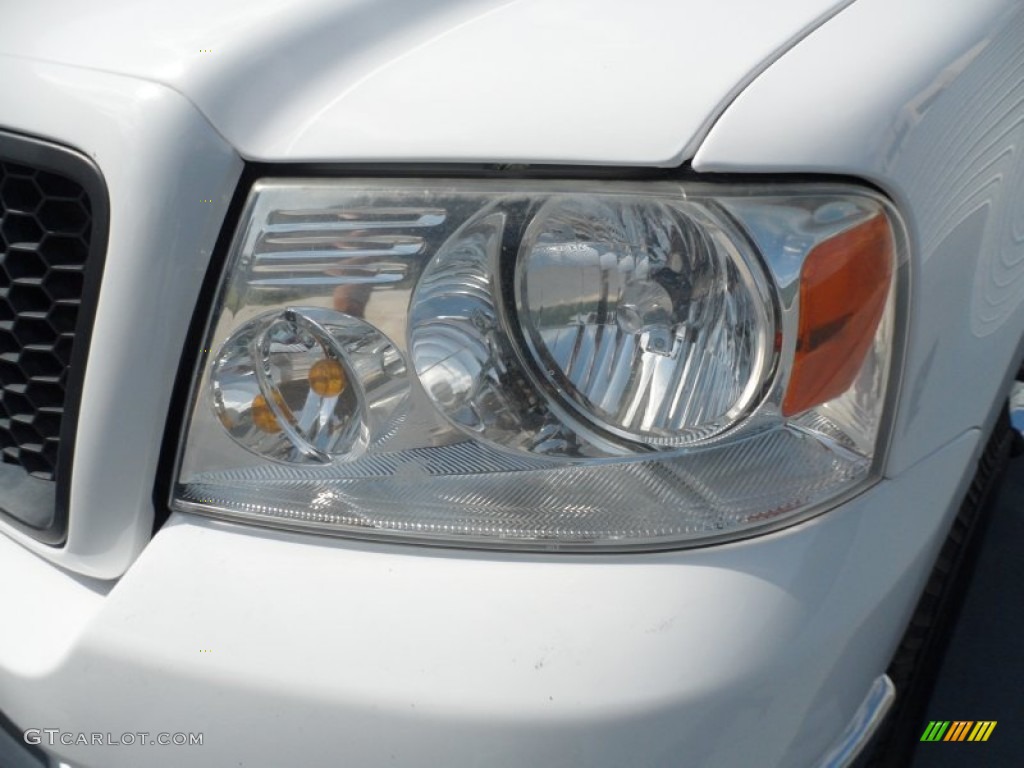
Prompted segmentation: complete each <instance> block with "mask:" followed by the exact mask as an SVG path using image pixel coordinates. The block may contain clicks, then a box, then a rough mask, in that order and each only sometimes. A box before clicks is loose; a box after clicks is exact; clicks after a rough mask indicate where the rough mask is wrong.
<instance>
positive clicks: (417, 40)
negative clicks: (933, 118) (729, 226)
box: [0, 0, 849, 166]
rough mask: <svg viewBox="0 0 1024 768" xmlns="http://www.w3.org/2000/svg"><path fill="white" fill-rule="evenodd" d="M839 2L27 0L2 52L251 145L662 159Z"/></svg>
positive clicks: (372, 154) (669, 160) (297, 157)
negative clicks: (115, 85) (181, 101)
mask: <svg viewBox="0 0 1024 768" xmlns="http://www.w3.org/2000/svg"><path fill="white" fill-rule="evenodd" d="M848 1H849V0H789V2H787V3H785V4H783V5H781V6H780V5H779V4H772V3H763V2H759V1H758V0H728V2H716V3H702V2H696V0H686V1H684V2H674V3H664V2H660V1H659V0H636V1H634V2H631V3H621V2H608V1H607V0H602V1H601V2H596V3H595V2H592V1H591V0H560V1H559V2H557V3H552V2H549V0H519V1H518V2H507V1H506V0H459V1H456V0H427V1H426V2H423V1H421V0H386V1H385V2H358V0H346V1H345V2H338V0H303V2H301V3H281V2H279V1H278V0H255V1H253V2H245V3H236V2H231V3H220V4H218V3H211V2H209V0H180V1H178V2H166V0H145V1H144V2H139V0H112V1H111V2H104V3H101V4H99V5H97V6H96V7H95V8H90V9H89V12H88V13H84V12H83V11H82V10H81V4H80V3H78V2H76V1H75V0H42V1H39V0H37V1H36V2H33V3H30V4H22V5H12V7H10V8H6V9H5V10H4V29H3V31H2V32H0V35H2V37H0V50H3V51H4V52H6V53H9V54H14V55H18V56H26V57H30V58H34V59H44V60H48V61H59V62H64V63H70V64H76V65H79V66H84V67H89V68H92V69H101V70H106V71H110V72H117V73H121V74H129V75H133V76H135V77H140V78H144V79H147V80H152V81H154V82H159V83H163V84H165V85H167V86H169V87H170V88H172V89H174V90H176V91H178V92H180V93H182V94H184V95H185V96H187V97H188V98H189V99H190V100H191V101H192V102H193V103H194V104H195V105H196V106H197V107H198V108H199V109H200V110H201V111H202V112H203V113H204V114H205V115H206V116H207V117H208V118H209V119H210V121H211V122H212V123H213V124H214V125H215V126H216V127H217V129H218V130H219V131H220V133H221V134H222V135H223V136H225V137H226V138H227V139H228V141H229V142H231V144H232V145H233V146H234V147H235V148H236V149H237V150H238V151H239V152H240V153H241V154H242V155H243V156H245V157H247V158H250V159H258V160H289V161H303V160H329V161H334V162H339V161H388V162H396V161H428V162H444V161H453V162H466V161H483V162H494V161H500V162H506V163H512V162H548V163H597V164H634V165H667V166H673V165H678V164H679V163H680V162H682V161H683V160H685V159H686V158H687V157H689V156H691V155H692V153H693V151H694V149H696V143H697V141H698V140H699V138H700V136H701V135H702V133H703V131H704V129H705V128H706V126H707V125H708V124H709V123H710V121H711V120H712V119H713V118H714V117H715V115H717V114H718V113H719V112H720V111H721V109H722V107H723V106H724V105H725V104H727V103H728V100H729V99H730V98H731V97H732V95H734V94H735V93H736V92H737V91H738V90H739V89H740V88H741V87H742V86H743V85H744V84H745V83H747V82H749V80H750V78H751V77H753V76H754V75H755V74H756V73H757V72H758V71H759V70H760V69H761V68H762V67H763V66H764V65H765V64H767V63H768V62H769V61H770V60H771V59H772V58H773V57H774V56H775V55H777V53H778V52H779V51H781V50H784V49H785V48H786V47H788V46H789V45H790V44H791V43H792V42H793V41H794V40H796V39H799V38H800V37H801V36H802V35H803V34H805V33H806V32H807V31H808V30H809V29H812V28H813V27H814V26H816V25H817V24H818V23H820V21H821V20H822V19H824V18H826V17H827V16H828V15H830V14H831V13H834V12H835V11H836V9H838V8H840V7H842V6H843V5H844V4H845V3H846V2H848ZM47 17H52V18H55V19H60V23H57V24H48V25H41V24H40V19H41V18H47ZM737 22H739V23H737Z"/></svg>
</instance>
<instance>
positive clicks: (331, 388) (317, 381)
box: [309, 358, 348, 397]
mask: <svg viewBox="0 0 1024 768" xmlns="http://www.w3.org/2000/svg"><path fill="white" fill-rule="evenodd" d="M347 383H348V380H347V379H346V378H345V369H344V368H342V367H341V363H339V362H338V361H337V360H331V359H330V358H324V359H323V360H317V361H316V362H315V363H313V366H312V367H311V368H310V369H309V388H310V389H312V390H313V391H314V392H316V393H317V394H318V395H320V397H337V396H338V395H340V394H341V393H342V392H344V391H345V385H346V384H347Z"/></svg>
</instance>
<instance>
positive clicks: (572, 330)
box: [171, 179, 906, 550]
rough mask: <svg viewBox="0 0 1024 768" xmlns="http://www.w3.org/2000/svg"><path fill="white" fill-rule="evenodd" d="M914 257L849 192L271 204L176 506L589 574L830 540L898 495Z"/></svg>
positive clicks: (249, 217)
mask: <svg viewBox="0 0 1024 768" xmlns="http://www.w3.org/2000/svg"><path fill="white" fill-rule="evenodd" d="M903 243H904V237H903V234H902V228H901V226H900V223H899V220H898V217H897V216H896V214H895V212H894V211H893V209H892V208H891V207H890V206H889V205H888V204H887V203H886V202H885V201H884V199H882V198H881V197H880V196H878V195H876V194H874V193H872V192H869V191H865V190H862V189H859V188H856V187H852V186H846V185H834V184H819V185H803V186H800V187H793V186H789V185H781V184H780V185H740V186H732V185H729V186H727V185H717V184H716V185H689V184H679V183H672V182H648V183H639V182H636V183H634V182H586V181H578V182H568V181H526V180H521V181H516V180H395V179H339V180H264V181H260V182H257V183H256V184H255V185H254V186H253V189H252V191H251V193H250V196H249V199H248V201H247V203H246V206H245V209H244V212H243V214H242V221H241V226H240V227H239V229H238V231H237V233H236V236H235V238H234V240H233V242H232V244H231V247H230V250H229V253H228V256H227V260H226V265H225V268H224V274H223V278H222V281H221V285H220V289H219V293H218V296H217V298H216V301H215V306H214V307H213V312H212V314H211V317H210V323H209V328H208V331H207V335H206V336H207V343H206V344H205V348H206V350H207V351H206V352H205V353H204V354H203V355H202V356H201V359H200V361H199V366H198V370H197V373H196V377H195V384H194V390H193V396H192V400H191V407H190V411H189V414H188V419H187V424H186V426H185V435H186V437H185V439H184V441H183V443H182V450H181V455H180V457H179V462H178V469H177V481H176V483H175V485H174V490H173V498H172V502H171V503H172V505H173V507H174V508H176V509H180V510H186V511H195V512H201V513H204V514H211V515H216V516H224V517H229V518H233V519H239V520H245V521H250V522H259V523H264V524H272V525H284V526H297V527H304V528H313V529H316V530H319V531H322V532H331V533H338V534H347V535H357V536H374V537H377V536H384V537H399V538H404V539H411V540H415V541H420V542H433V543H446V544H459V543H462V544H468V545H474V546H491V547H503V548H508V547H516V548H520V547H541V548H547V549H569V550H572V549H585V550H593V549H638V548H640V549H642V548H652V547H677V546H686V545H692V544H695V543H706V542H708V541H712V540H721V539H722V538H732V537H737V536H743V535H749V534H750V533H752V532H755V531H759V530H766V529H768V528H772V527H777V526H779V525H781V524H784V523H788V522H793V521H796V520H799V519H803V518H805V517H806V516H808V515H810V514H812V513H814V512H816V511H820V510H821V509H823V508H825V507H826V506H827V505H829V504H834V503H836V502H837V501H838V500H840V499H842V498H845V497H847V496H848V495H850V494H852V493H855V492H857V491H858V490H859V489H861V488H863V487H864V485H865V484H866V483H869V482H871V480H872V479H873V477H874V476H875V475H876V473H877V469H878V465H879V459H880V453H881V450H880V448H881V446H882V445H883V443H884V433H883V432H884V431H883V429H882V425H883V414H884V410H885V403H886V401H887V393H889V392H890V390H891V389H892V387H891V385H890V380H891V379H892V378H893V371H895V369H896V363H897V362H898V360H897V359H896V354H895V352H894V350H895V349H896V348H897V347H898V339H897V338H896V317H895V316H896V312H897V307H898V301H899V299H900V296H898V294H899V292H900V290H901V289H900V285H901V284H902V281H901V277H900V276H901V273H902V271H903V265H904V263H905V259H906V255H905V248H904V245H903Z"/></svg>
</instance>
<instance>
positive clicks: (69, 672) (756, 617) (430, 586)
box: [0, 431, 979, 768]
mask: <svg viewBox="0 0 1024 768" xmlns="http://www.w3.org/2000/svg"><path fill="white" fill-rule="evenodd" d="M978 438H979V435H978V432H977V431H971V432H968V433H965V434H964V435H961V436H960V437H959V438H958V439H956V440H954V441H953V442H951V443H949V444H948V445H946V446H945V447H944V448H943V449H941V450H940V451H938V452H936V453H934V454H932V455H931V456H930V457H929V458H927V459H925V460H923V461H922V462H920V463H918V464H917V465H915V466H914V467H912V468H910V469H908V470H907V471H906V472H904V473H902V474H901V475H900V476H898V477H896V478H890V479H887V480H885V481H883V482H882V483H881V484H879V485H877V486H876V487H874V488H873V489H871V490H869V491H867V492H865V493H864V494H862V495H861V496H859V497H857V498H855V499H853V500H851V501H850V502H848V503H847V504H845V505H844V506H843V507H841V508H839V509H836V510H833V511H832V512H829V513H827V514H824V515H822V516H820V517H818V518H815V519H813V520H811V521H808V522H806V523H803V524H801V525H799V526H796V527H793V528H790V529H787V530H785V531H781V532H778V533H775V534H771V535H768V536H763V537H760V538H756V539H751V540H748V541H743V542H738V543H735V544H729V545H723V546H716V547H708V548H705V549H699V550H689V551H680V552H665V553H656V554H637V555H616V556H610V555H607V556H606V555H601V556H592V557H591V556H564V555H563V556H551V555H539V554H538V555H526V554H507V553H492V552H467V551H452V550H443V549H426V548H424V549H420V548H415V547H406V546H384V545H374V544H366V543H360V542H354V541H346V540H335V539H326V538H318V537H314V536H307V535H303V534H298V533H288V532H281V531H271V530H261V529H256V528H248V527H244V526H237V525H233V524H227V523H219V522H216V521H210V520H205V519H200V518H193V517H187V516H178V515H175V516H172V518H171V519H170V521H169V522H168V524H167V525H165V526H164V528H163V529H162V530H161V531H160V532H159V533H157V535H156V536H155V537H154V538H153V540H152V542H151V543H150V544H149V545H148V546H147V547H146V548H145V550H144V551H143V552H142V554H141V555H140V556H139V558H138V559H137V560H136V562H135V563H134V565H132V567H131V568H130V569H129V570H128V571H127V572H126V573H125V575H124V576H123V577H122V578H121V579H120V580H119V581H118V582H117V583H116V584H114V585H113V586H111V585H110V583H109V582H92V581H88V580H85V579H83V578H81V577H76V576H72V575H70V574H68V573H66V572H63V571H60V570H58V569H57V568H55V567H54V566H53V565H51V564H49V563H47V562H45V561H44V560H42V559H40V558H39V557H37V556H36V555H34V554H32V553H30V552H28V551H27V550H25V549H24V548H23V547H21V546H19V545H18V544H17V543H15V542H14V541H11V540H9V539H8V538H6V537H2V536H0V616H2V617H3V619H2V621H3V624H4V626H5V627H8V628H9V629H8V631H5V632H3V633H0V711H3V712H5V713H6V714H7V715H8V716H9V717H10V718H11V719H12V720H13V721H14V722H16V723H17V724H18V726H19V727H20V728H41V729H44V728H57V729H60V730H61V731H63V732H69V733H78V732H83V733H104V734H106V733H111V734H114V735H115V737H116V735H118V734H121V733H123V732H142V731H144V732H150V733H153V734H156V733H159V732H169V733H175V732H185V733H196V732H198V733H202V734H203V743H202V745H201V746H200V745H174V744H169V745H147V744H139V743H135V744H133V745H120V746H111V745H91V744H90V745H67V746H65V745H60V744H56V745H54V746H53V747H52V748H51V749H53V750H54V751H55V752H56V753H58V754H59V755H60V756H61V757H62V758H64V759H66V760H67V761H68V762H69V763H71V764H73V765H76V766H85V767H87V768H92V767H98V766H105V767H107V768H117V767H118V766H136V765H139V764H146V765H149V766H155V767H158V766H177V765H182V764H187V765H190V766H195V767H196V768H203V767H204V766H211V767H216V768H221V767H222V766H225V765H244V766H279V765H291V764H296V763H301V764H302V765H309V766H320V765H323V766H334V765H359V766H378V765H380V766H384V765H387V766H422V765H445V766H448V767H449V768H461V767H462V766H472V765H481V766H512V765H545V766H580V765H587V766H621V765H631V766H678V765H681V764H682V765H687V766H750V765H758V766H773V765H778V766H810V765H816V764H818V763H819V762H820V761H821V760H822V759H823V757H824V756H825V755H826V754H827V753H828V752H829V750H830V748H832V747H833V746H834V745H835V743H836V742H837V741H839V740H840V738H841V735H842V733H843V731H844V729H845V728H846V726H847V724H848V723H849V721H850V720H851V719H852V718H853V716H854V713H855V712H856V710H857V708H858V706H859V705H860V704H861V702H862V700H863V699H864V697H865V695H866V694H867V692H868V689H869V687H870V686H871V684H872V682H873V681H874V680H875V679H876V678H877V677H878V676H879V675H880V674H882V672H883V671H884V670H885V667H886V665H887V663H888V661H889V658H890V656H891V654H892V652H893V650H894V648H895V646H896V643H897V642H898V639H899V636H900V634H901V632H902V630H903V627H904V626H905V623H906V621H907V620H908V618H909V615H910V612H911V610H912V607H913V605H914V603H915V601H916V599H917V595H918V593H919V592H920V590H921V588H922V587H923V583H924V580H925V577H926V575H927V572H928V568H929V566H930V564H931V562H932V561H933V559H934V557H935V555H936V553H937V550H938V547H939V545H940V543H941V541H942V539H943V537H944V534H945V530H946V528H947V527H948V524H949V522H950V521H951V516H952V514H953V513H954V510H955V507H956V502H957V501H958V500H959V496H960V493H961V491H962V489H963V487H964V484H965V483H966V481H967V480H968V479H969V475H970V471H969V467H970V465H971V463H972V461H971V460H972V458H973V457H974V456H975V453H976V450H977V449H978ZM938 509H944V510H945V514H944V515H941V516H940V515H937V514H936V510H938ZM44 746H45V745H44Z"/></svg>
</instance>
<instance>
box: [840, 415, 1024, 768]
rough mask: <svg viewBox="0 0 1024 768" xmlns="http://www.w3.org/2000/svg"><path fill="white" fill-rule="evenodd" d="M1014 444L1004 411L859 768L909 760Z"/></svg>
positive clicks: (893, 767)
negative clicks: (893, 696)
mask: <svg viewBox="0 0 1024 768" xmlns="http://www.w3.org/2000/svg"><path fill="white" fill-rule="evenodd" d="M1015 439H1018V438H1017V436H1016V433H1015V432H1014V431H1013V430H1012V429H1011V428H1010V419H1009V415H1008V414H1007V411H1006V409H1003V411H1002V412H1001V413H1000V415H999V420H998V421H997V422H996V425H995V427H994V428H993V430H992V434H991V435H990V436H989V439H988V442H987V443H986V445H985V450H984V452H983V453H982V455H981V458H980V459H979V460H978V466H977V470H976V472H975V475H974V479H973V480H972V481H971V485H970V488H969V489H968V491H967V495H966V497H965V498H964V500H963V502H962V503H961V505H960V509H959V511H958V512H957V515H956V519H955V520H954V521H953V526H952V528H951V529H950V531H949V534H948V535H947V537H946V541H945V542H944V543H943V545H942V550H941V551H940V553H939V557H938V559H937V560H936V561H935V565H934V566H933V567H932V572H931V574H930V576H929V577H928V583H927V585H926V586H925V589H924V592H923V593H922V594H921V598H920V600H919V601H918V603H917V607H916V608H915V609H914V614H913V617H912V618H911V620H910V625H909V626H908V627H907V630H906V633H905V634H904V635H903V639H902V640H901V641H900V644H899V647H898V648H897V649H896V654H895V655H894V656H893V660H892V663H891V664H890V666H889V669H888V675H889V678H890V679H891V680H892V682H893V684H894V685H895V686H896V701H895V703H894V705H893V708H892V711H891V712H890V713H889V715H888V717H886V719H885V721H884V722H883V724H882V726H881V727H880V728H879V730H878V733H877V734H876V736H875V738H874V739H873V741H872V743H871V745H870V747H869V750H868V752H867V754H866V755H865V756H863V757H862V758H861V760H859V761H858V762H857V765H858V766H863V767H864V768H905V766H908V765H910V763H911V760H912V759H913V755H914V749H915V747H916V745H917V743H918V741H919V739H920V736H921V732H922V731H923V726H924V723H923V721H922V718H923V717H924V714H925V707H926V706H927V704H928V700H929V698H931V694H932V689H933V687H934V684H935V679H936V677H937V674H938V671H939V668H940V666H941V664H942V659H943V656H944V655H945V651H946V647H947V645H948V644H949V639H950V635H951V633H952V629H953V627H954V626H955V625H956V620H957V617H958V615H959V613H960V607H961V605H962V604H963V599H964V595H965V594H966V592H967V588H968V586H969V584H970V578H971V574H972V572H973V570H974V562H975V560H976V559H977V555H978V551H979V549H980V544H981V541H982V539H983V538H984V532H985V528H986V525H987V522H988V518H989V512H990V507H991V502H992V500H993V498H994V497H995V490H996V489H997V488H998V487H999V483H1000V481H1001V479H1002V477H1003V473H1004V470H1005V469H1006V465H1007V463H1008V461H1009V458H1010V454H1011V450H1012V449H1013V447H1014V442H1015Z"/></svg>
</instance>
